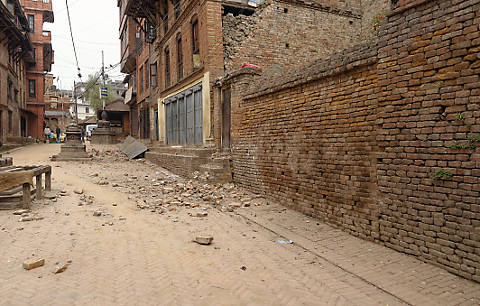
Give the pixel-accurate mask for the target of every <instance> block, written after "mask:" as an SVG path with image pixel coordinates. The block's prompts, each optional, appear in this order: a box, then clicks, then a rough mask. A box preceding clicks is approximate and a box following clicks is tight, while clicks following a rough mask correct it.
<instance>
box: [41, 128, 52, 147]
mask: <svg viewBox="0 0 480 306" xmlns="http://www.w3.org/2000/svg"><path fill="white" fill-rule="evenodd" d="M51 132H52V131H51V130H50V128H49V127H48V125H47V126H45V129H43V134H44V135H45V143H48V138H49V137H50V133H51Z"/></svg>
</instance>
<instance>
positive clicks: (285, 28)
mask: <svg viewBox="0 0 480 306" xmlns="http://www.w3.org/2000/svg"><path fill="white" fill-rule="evenodd" d="M387 2H388V1H386V0H378V1H372V2H371V3H370V4H369V5H368V6H362V5H361V4H362V3H361V1H359V0H351V1H313V2H303V1H296V0H267V1H243V0H238V1H237V0H224V1H209V0H206V1H205V0H184V1H182V0H180V1H174V0H172V1H168V0H164V1H153V0H142V1H131V0H130V1H128V0H123V1H119V7H120V16H121V18H122V19H125V20H133V23H132V24H133V25H134V26H135V27H136V29H137V31H136V37H140V35H139V33H141V35H144V36H143V37H145V38H146V39H144V40H143V41H150V42H152V41H153V40H154V39H155V41H154V43H153V44H147V45H148V48H149V51H148V52H147V51H143V52H142V50H144V49H142V50H139V51H140V53H141V54H140V57H137V60H138V61H137V63H135V64H136V72H135V73H136V76H137V77H136V81H135V82H136V84H137V93H138V96H137V100H138V98H140V99H146V97H147V95H148V96H149V101H150V103H149V105H150V112H151V113H153V116H151V119H153V120H152V122H150V126H151V130H152V133H151V135H152V137H151V138H152V139H154V138H155V137H156V139H155V140H158V143H159V144H162V145H185V146H196V147H205V146H207V147H208V146H213V144H214V142H215V139H214V138H215V135H214V134H213V133H212V131H213V129H214V124H215V120H214V113H215V111H214V105H213V103H212V102H211V101H212V100H213V91H212V85H213V83H214V82H215V80H216V79H218V78H219V77H222V76H224V75H225V73H228V72H229V71H233V70H236V69H238V68H240V65H241V64H242V63H244V62H250V63H252V64H256V65H259V66H261V67H262V68H271V67H278V68H279V69H281V68H283V67H289V66H296V65H299V64H302V63H306V62H308V61H310V60H311V59H312V58H319V57H322V56H327V55H329V54H331V53H333V52H335V51H336V50H341V49H345V48H347V47H350V46H352V45H354V44H355V43H357V42H358V41H360V40H362V39H365V38H366V37H369V36H371V34H372V33H371V32H372V31H371V28H370V26H369V25H370V23H372V21H373V18H374V15H375V14H378V12H379V11H380V8H381V7H386V4H387ZM127 24H130V23H129V22H125V21H124V22H122V27H123V28H122V29H121V31H122V30H123V31H125V25H127ZM122 37H125V36H122ZM131 39H132V38H131V37H130V40H131ZM153 46H154V48H155V50H156V52H155V53H152V52H151V51H152V47H153ZM122 50H123V49H122ZM147 54H148V58H149V60H148V61H147ZM152 55H156V58H153V57H152ZM143 56H145V57H143ZM152 68H153V69H152ZM153 85H155V87H153ZM157 85H158V86H157ZM142 88H144V89H145V88H146V90H145V92H143V95H141V94H140V93H139V91H140V89H142ZM153 88H154V89H155V90H153ZM154 91H155V92H156V98H157V100H158V101H157V102H158V103H157V105H155V103H154V102H153V101H152V100H155V99H152V97H153V95H152V93H153V92H154ZM138 102H140V103H142V102H141V101H137V103H138ZM146 105H147V104H145V106H146ZM139 118H140V122H139V125H140V126H142V124H145V122H143V123H142V119H143V120H144V118H145V117H142V116H139ZM146 118H148V116H146ZM144 121H145V120H144ZM157 121H158V123H157ZM153 135H155V136H153Z"/></svg>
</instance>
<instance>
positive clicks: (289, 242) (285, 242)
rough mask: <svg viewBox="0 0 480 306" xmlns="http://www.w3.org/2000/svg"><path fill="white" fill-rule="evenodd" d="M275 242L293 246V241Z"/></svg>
mask: <svg viewBox="0 0 480 306" xmlns="http://www.w3.org/2000/svg"><path fill="white" fill-rule="evenodd" d="M277 242H278V243H280V244H293V241H292V240H288V241H286V240H278V241H277Z"/></svg>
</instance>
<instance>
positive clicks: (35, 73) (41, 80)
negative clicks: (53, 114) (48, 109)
mask: <svg viewBox="0 0 480 306" xmlns="http://www.w3.org/2000/svg"><path fill="white" fill-rule="evenodd" d="M52 1H53V0H49V3H44V2H43V1H32V0H21V1H20V3H21V5H22V6H23V7H24V9H25V15H26V16H28V15H34V16H35V29H34V30H35V31H34V33H30V34H29V37H30V40H31V42H32V47H33V48H35V49H36V50H35V53H36V56H35V59H36V64H35V66H32V67H29V68H28V69H27V94H26V98H27V104H28V109H29V110H30V111H31V112H33V113H35V114H36V116H29V117H30V120H29V122H28V134H29V135H30V136H32V137H36V138H42V137H43V122H44V114H45V100H44V93H45V68H46V67H45V63H44V57H45V54H44V44H45V43H51V39H52V37H51V33H50V32H49V31H44V29H43V24H44V22H50V21H47V20H45V18H44V17H45V13H44V12H46V11H52ZM52 62H53V55H52ZM47 68H48V67H47ZM28 80H35V83H36V94H35V97H30V96H29V94H28Z"/></svg>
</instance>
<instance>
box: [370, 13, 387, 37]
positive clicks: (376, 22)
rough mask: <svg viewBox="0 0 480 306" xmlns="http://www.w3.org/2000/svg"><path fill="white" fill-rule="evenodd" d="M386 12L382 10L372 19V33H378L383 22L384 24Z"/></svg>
mask: <svg viewBox="0 0 480 306" xmlns="http://www.w3.org/2000/svg"><path fill="white" fill-rule="evenodd" d="M386 16H387V10H386V9H384V8H383V9H382V10H381V11H380V13H378V14H377V15H376V16H375V17H374V19H373V31H374V32H378V30H379V29H380V27H381V25H382V23H383V22H385V19H386Z"/></svg>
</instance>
